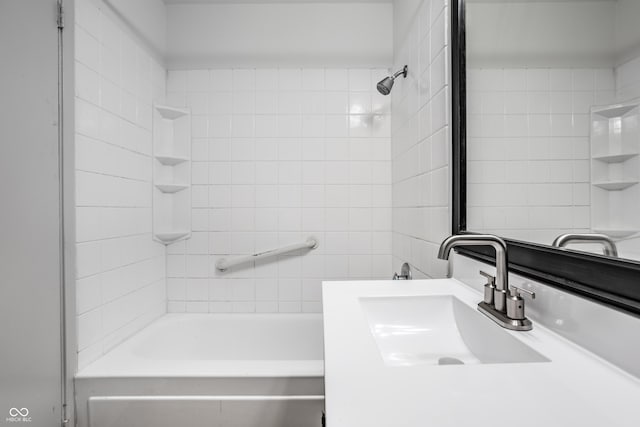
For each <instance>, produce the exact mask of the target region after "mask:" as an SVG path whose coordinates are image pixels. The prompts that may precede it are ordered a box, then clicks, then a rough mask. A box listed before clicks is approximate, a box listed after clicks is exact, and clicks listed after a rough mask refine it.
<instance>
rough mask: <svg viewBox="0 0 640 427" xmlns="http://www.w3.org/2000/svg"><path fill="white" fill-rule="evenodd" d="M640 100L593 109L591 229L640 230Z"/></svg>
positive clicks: (618, 233) (621, 234) (617, 234)
mask: <svg viewBox="0 0 640 427" xmlns="http://www.w3.org/2000/svg"><path fill="white" fill-rule="evenodd" d="M639 120H640V100H634V101H631V102H627V103H623V104H614V105H606V106H599V107H593V108H592V109H591V229H592V230H593V231H594V232H599V233H602V234H606V235H608V236H610V237H613V238H618V239H622V238H625V237H629V236H632V235H634V234H636V233H638V232H639V231H640V215H638V214H637V212H636V211H637V207H638V206H640V185H638V182H640V156H639V153H640V122H639Z"/></svg>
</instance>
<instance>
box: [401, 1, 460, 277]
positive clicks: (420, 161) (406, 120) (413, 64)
mask: <svg viewBox="0 0 640 427" xmlns="http://www.w3.org/2000/svg"><path fill="white" fill-rule="evenodd" d="M448 5H449V2H448V1H447V0H425V1H424V2H423V3H422V5H421V6H420V9H419V11H418V13H417V14H416V17H415V19H414V21H413V23H412V25H411V27H410V29H409V31H408V34H407V37H406V39H405V40H404V42H403V43H402V44H401V45H400V48H399V50H398V54H397V55H396V59H395V61H394V62H395V66H394V69H396V70H397V69H400V68H402V66H404V65H405V64H407V65H408V66H409V75H408V77H407V78H406V79H399V80H398V81H397V82H396V86H395V87H394V89H393V92H392V93H391V97H392V101H393V103H392V111H393V127H392V128H393V130H392V144H391V153H392V158H393V263H394V265H393V267H394V269H395V270H399V269H400V264H401V263H402V262H409V263H410V264H411V266H412V268H413V271H414V277H415V278H425V277H432V278H438V277H444V276H445V275H446V273H447V262H445V261H440V260H438V259H437V257H436V254H437V251H438V247H439V245H440V242H442V240H444V238H446V237H447V236H448V235H449V234H451V209H450V206H451V197H450V193H451V169H450V168H449V165H450V164H451V160H450V156H451V152H450V149H449V147H450V146H451V136H450V114H449V110H450V102H449V100H450V83H449V63H450V46H449V35H448V33H449V31H448V26H449V11H450V9H449V6H448Z"/></svg>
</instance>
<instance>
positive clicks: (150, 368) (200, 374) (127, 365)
mask: <svg viewBox="0 0 640 427" xmlns="http://www.w3.org/2000/svg"><path fill="white" fill-rule="evenodd" d="M198 317H206V318H208V319H211V318H219V319H220V320H225V319H228V318H236V319H246V318H248V319H252V320H260V319H268V318H273V319H292V320H295V319H296V318H298V319H314V320H319V322H320V324H321V325H322V322H323V317H322V313H166V314H164V315H162V316H161V317H159V318H157V319H156V320H154V321H153V322H151V323H150V324H149V325H147V326H146V327H145V328H143V329H142V330H140V331H138V332H137V333H135V334H133V335H131V336H130V337H128V338H127V339H125V340H124V341H122V342H120V343H119V344H117V345H115V346H114V347H113V348H111V349H110V350H109V351H108V352H106V353H105V354H103V355H102V356H100V357H99V358H98V359H96V360H95V361H93V362H91V363H90V364H88V365H87V366H86V367H84V368H83V369H81V370H79V371H78V372H76V374H75V376H74V377H75V378H77V379H92V378H96V379H100V378H120V379H125V378H147V379H152V378H238V377H240V378H283V377H284V378H317V377H323V376H324V358H322V359H304V360H300V359H281V360H262V359H253V360H252V359H249V360H203V359H178V360H174V359H147V358H144V357H140V356H138V355H136V354H135V352H132V351H131V349H132V347H134V346H135V344H136V343H135V340H136V339H140V338H141V337H144V334H145V333H146V334H149V333H151V332H152V328H153V327H154V326H155V327H158V326H159V325H162V323H164V322H171V321H174V320H181V319H183V318H190V319H197V318H198ZM322 347H323V349H324V345H323V346H322Z"/></svg>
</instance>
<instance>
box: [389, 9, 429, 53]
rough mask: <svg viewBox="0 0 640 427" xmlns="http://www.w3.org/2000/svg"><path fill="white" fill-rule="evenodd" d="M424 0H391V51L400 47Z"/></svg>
mask: <svg viewBox="0 0 640 427" xmlns="http://www.w3.org/2000/svg"><path fill="white" fill-rule="evenodd" d="M423 1H424V0H394V1H393V51H394V53H397V52H399V51H400V49H402V46H403V45H404V43H405V42H406V38H407V37H408V36H409V32H410V31H411V29H412V27H413V25H414V21H415V20H416V19H417V16H418V9H419V8H420V6H422V3H423Z"/></svg>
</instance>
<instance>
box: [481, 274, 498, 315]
mask: <svg viewBox="0 0 640 427" xmlns="http://www.w3.org/2000/svg"><path fill="white" fill-rule="evenodd" d="M480 275H482V276H484V277H486V278H487V283H486V285H484V299H483V300H484V302H485V303H486V304H489V305H491V306H492V305H493V304H494V295H493V291H494V290H495V289H496V278H495V276H492V275H490V274H489V273H485V272H484V271H482V270H480Z"/></svg>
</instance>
